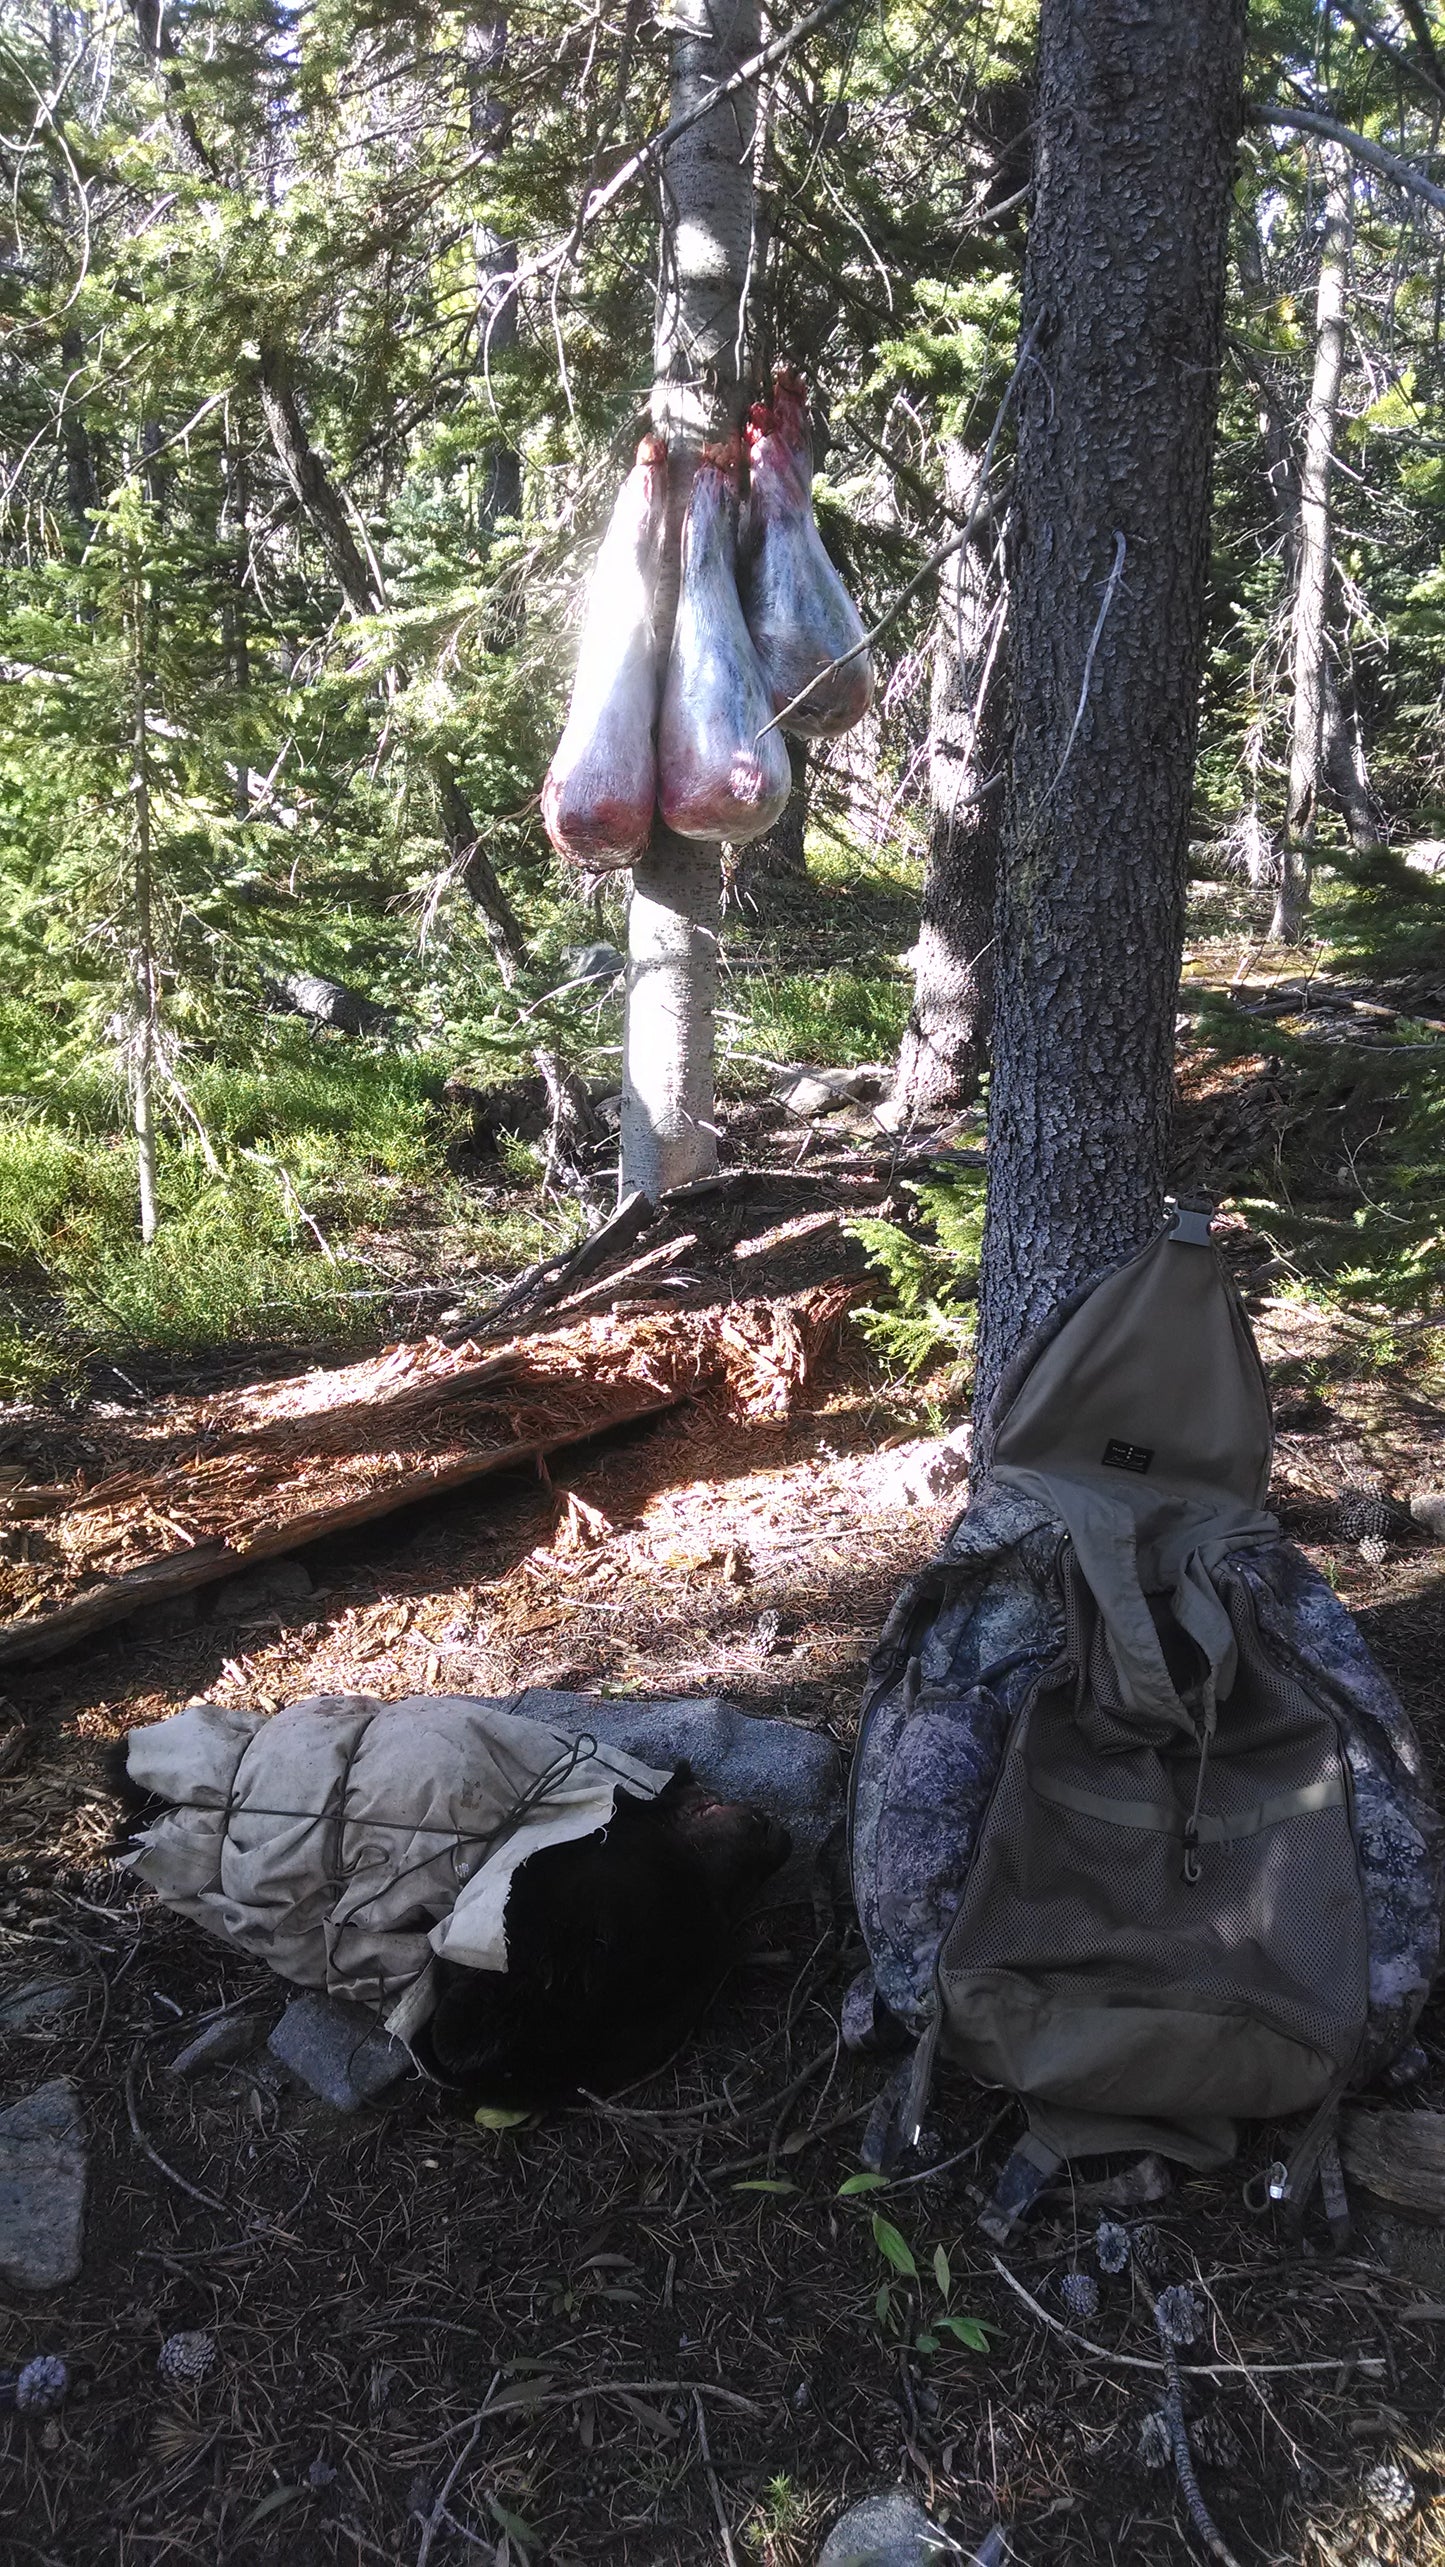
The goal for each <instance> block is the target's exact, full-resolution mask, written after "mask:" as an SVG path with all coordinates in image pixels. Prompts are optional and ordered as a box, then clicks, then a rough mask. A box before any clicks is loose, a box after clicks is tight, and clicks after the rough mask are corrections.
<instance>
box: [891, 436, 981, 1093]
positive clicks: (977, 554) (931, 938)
mask: <svg viewBox="0 0 1445 2567" xmlns="http://www.w3.org/2000/svg"><path fill="white" fill-rule="evenodd" d="M982 460H983V459H982V456H981V454H978V453H975V452H974V451H973V449H972V448H970V447H968V446H965V445H963V444H962V443H961V442H960V440H959V439H958V438H956V437H950V438H948V439H946V440H945V442H944V448H943V490H944V497H945V499H946V500H947V502H948V505H949V507H950V508H951V509H952V511H953V513H954V515H955V516H956V517H958V518H960V519H966V518H967V516H968V514H969V511H970V510H971V509H972V507H973V506H974V503H975V501H976V500H977V498H978V495H979V485H980V468H981V465H982ZM993 543H994V534H993V528H992V526H986V527H984V528H982V529H981V530H980V532H979V534H978V535H977V537H976V538H975V540H974V541H973V542H971V543H968V544H965V546H964V547H963V550H962V551H961V552H957V553H952V554H950V556H949V558H948V560H947V562H946V563H945V564H944V567H943V572H942V576H941V579H940V583H939V592H938V625H937V630H936V633H935V637H934V646H933V690H932V701H931V705H930V710H929V741H928V799H929V822H928V863H927V867H926V869H925V872H924V876H923V910H922V917H921V920H920V923H919V930H918V943H917V946H916V948H915V952H914V965H913V1005H912V1007H911V1008H910V1010H909V1015H908V1025H907V1028H906V1030H905V1033H904V1036H903V1041H902V1043H901V1045H900V1047H899V1052H898V1068H897V1071H896V1074H895V1076H894V1081H893V1101H894V1103H895V1104H896V1105H901V1106H904V1107H906V1108H907V1109H908V1110H909V1111H910V1112H912V1113H929V1112H936V1111H937V1110H938V1109H939V1108H941V1107H945V1106H950V1105H961V1104H964V1103H966V1101H967V1100H968V1098H969V1097H971V1096H974V1095H976V1094H977V1092H978V1083H979V1078H980V1075H981V1073H982V1070H983V1067H984V1063H985V1061H986V1059H987V1057H988V1036H989V1018H990V1015H991V1013H992V1008H993V909H994V894H995V888H996V884H997V878H998V842H999V827H1000V821H1001V817H1002V797H1001V794H1000V792H999V790H998V786H999V783H1000V780H1001V778H1000V770H1001V765H1002V760H1003V755H1004V743H1005V739H1006V736H1007V726H1006V719H1005V688H1004V684H1003V673H1002V669H1001V666H1000V644H1001V642H1002V639H1003V630H1002V628H1003V608H1004V601H1003V598H1002V595H1001V594H997V593H995V590H994V586H993V583H992V582H991V579H990V563H991V559H992V552H993Z"/></svg>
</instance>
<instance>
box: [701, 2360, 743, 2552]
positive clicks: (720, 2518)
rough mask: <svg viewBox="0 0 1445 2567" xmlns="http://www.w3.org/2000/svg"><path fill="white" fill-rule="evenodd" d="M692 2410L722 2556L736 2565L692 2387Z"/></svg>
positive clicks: (725, 2512)
mask: <svg viewBox="0 0 1445 2567" xmlns="http://www.w3.org/2000/svg"><path fill="white" fill-rule="evenodd" d="M692 2411H693V2414H694V2415H695V2416H696V2418H697V2442H698V2449H699V2451H700V2452H701V2453H702V2465H703V2472H704V2475H705V2476H706V2479H707V2487H708V2494H709V2495H710V2496H711V2498H712V2509H713V2512H714V2513H715V2514H716V2515H717V2527H718V2530H719V2531H720V2532H721V2534H722V2545H723V2556H724V2558H725V2559H726V2560H727V2567H737V2553H736V2551H735V2550H734V2548H733V2536H732V2531H731V2529H730V2527H729V2524H728V2518H727V2507H726V2506H725V2505H724V2503H723V2500H722V2489H721V2487H720V2486H719V2485H718V2475H717V2471H716V2469H715V2468H714V2467H713V2465H712V2447H711V2445H710V2443H709V2441H708V2438H707V2418H706V2416H705V2415H704V2414H703V2411H702V2398H701V2395H700V2393H699V2392H698V2390H696V2389H694V2391H693V2393H692Z"/></svg>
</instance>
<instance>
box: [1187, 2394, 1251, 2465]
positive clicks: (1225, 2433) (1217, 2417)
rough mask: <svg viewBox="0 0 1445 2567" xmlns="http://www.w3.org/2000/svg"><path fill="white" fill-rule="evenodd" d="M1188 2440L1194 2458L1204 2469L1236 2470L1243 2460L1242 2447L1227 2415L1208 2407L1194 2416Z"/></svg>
mask: <svg viewBox="0 0 1445 2567" xmlns="http://www.w3.org/2000/svg"><path fill="white" fill-rule="evenodd" d="M1189 2439H1190V2441H1191V2443H1192V2444H1193V2446H1194V2450H1195V2454H1196V2457H1197V2458H1199V2459H1200V2460H1202V2461H1203V2462H1204V2465H1205V2467H1206V2469H1231V2470H1233V2469H1238V2468H1239V2467H1240V2465H1241V2463H1242V2462H1243V2459H1244V2445H1243V2443H1242V2442H1241V2441H1240V2439H1239V2436H1238V2434H1237V2433H1236V2432H1235V2430H1234V2427H1233V2425H1232V2424H1231V2423H1230V2421H1229V2418H1228V2416H1227V2415H1221V2414H1220V2413H1219V2411H1218V2409H1217V2408H1215V2407H1210V2408H1208V2409H1207V2410H1206V2412H1205V2413H1204V2414H1203V2415H1201V2416H1196V2418H1195V2420H1194V2422H1193V2424H1191V2426H1190V2428H1189Z"/></svg>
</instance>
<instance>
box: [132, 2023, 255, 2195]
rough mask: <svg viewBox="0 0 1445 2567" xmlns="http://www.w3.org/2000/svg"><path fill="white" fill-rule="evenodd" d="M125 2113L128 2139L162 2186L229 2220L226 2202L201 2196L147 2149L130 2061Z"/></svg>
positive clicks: (154, 2151)
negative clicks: (160, 2178) (171, 2186)
mask: <svg viewBox="0 0 1445 2567" xmlns="http://www.w3.org/2000/svg"><path fill="white" fill-rule="evenodd" d="M125 2109H126V2118H127V2120H128V2121H129V2123H130V2128H131V2137H132V2138H133V2139H134V2141H135V2144H136V2146H137V2147H138V2148H139V2149H140V2151H141V2153H142V2155H143V2156H146V2157H148V2158H149V2159H150V2161H151V2164H152V2165H153V2166H154V2167H155V2168H156V2170H157V2172H158V2173H160V2174H162V2175H164V2177H165V2179H166V2182H167V2183H168V2184H174V2185H175V2187H176V2190H177V2192H181V2193H187V2194H189V2196H190V2198H191V2200H192V2201H193V2202H199V2203H200V2204H201V2207H202V2209H203V2210H214V2211H219V2212H220V2214H221V2216H222V2218H223V2219H230V2218H231V2217H233V2213H232V2210H231V2207H230V2204H229V2203H228V2202H223V2201H221V2200H219V2199H218V2197H217V2195H216V2194H215V2193H207V2192H203V2191H202V2189H201V2186H200V2185H199V2184H193V2183H192V2182H191V2180H190V2177H189V2176H188V2175H181V2174H178V2173H177V2171H176V2169H175V2167H174V2166H172V2165H170V2164H169V2163H168V2162H167V2160H166V2159H165V2158H164V2157H163V2156H162V2155H161V2153H160V2150H159V2149H158V2148H153V2147H152V2146H151V2143H150V2141H149V2140H148V2139H147V2137H146V2135H145V2132H144V2131H143V2130H142V2128H141V2122H140V2112H139V2110H138V2108H137V2105H136V2099H135V2061H134V2059H130V2060H128V2061H127V2062H126V2071H125Z"/></svg>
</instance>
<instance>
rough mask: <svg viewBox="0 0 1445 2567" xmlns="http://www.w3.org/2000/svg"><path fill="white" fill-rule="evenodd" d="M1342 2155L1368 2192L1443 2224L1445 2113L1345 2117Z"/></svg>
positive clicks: (1357, 2113) (1444, 2210)
mask: <svg viewBox="0 0 1445 2567" xmlns="http://www.w3.org/2000/svg"><path fill="white" fill-rule="evenodd" d="M1340 2155H1341V2157H1342V2159H1343V2160H1344V2167H1345V2172H1346V2174H1347V2175H1352V2176H1353V2177H1354V2179H1355V2182H1356V2183H1357V2184H1363V2185H1364V2188H1365V2190H1366V2192H1367V2193H1375V2194H1378V2196H1379V2198H1380V2199H1381V2200H1382V2201H1387V2202H1396V2203H1398V2204H1399V2206H1400V2208H1401V2209H1402V2210H1412V2211H1414V2212H1416V2213H1417V2214H1418V2215H1419V2216H1420V2217H1422V2218H1425V2219H1437V2220H1445V2112H1347V2113H1346V2114H1345V2115H1344V2117H1343V2119H1342V2121H1341V2123H1340Z"/></svg>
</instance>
